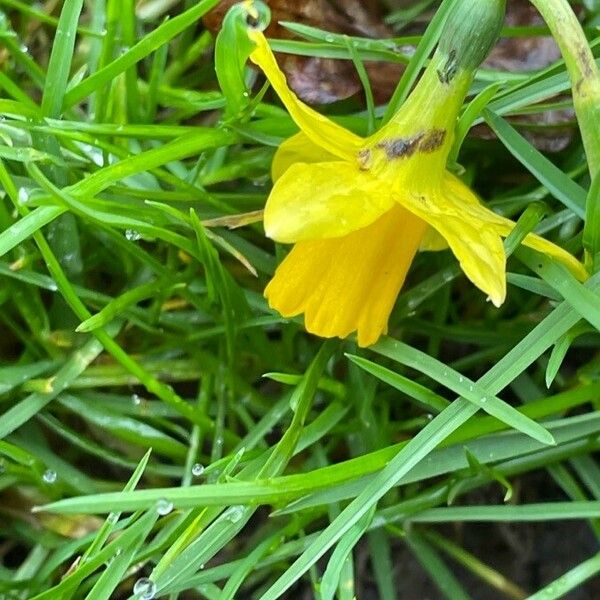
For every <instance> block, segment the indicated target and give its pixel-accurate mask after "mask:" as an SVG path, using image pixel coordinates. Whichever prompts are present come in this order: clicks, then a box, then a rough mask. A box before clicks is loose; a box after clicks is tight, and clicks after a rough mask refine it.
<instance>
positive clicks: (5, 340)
mask: <svg viewBox="0 0 600 600" xmlns="http://www.w3.org/2000/svg"><path fill="white" fill-rule="evenodd" d="M56 4H57V6H56V9H55V10H54V11H53V12H51V13H46V12H44V8H43V5H41V4H38V3H34V2H29V1H26V0H0V17H2V18H0V62H1V63H2V64H1V69H0V189H1V190H2V193H1V194H0V230H1V231H0V278H1V281H2V285H1V286H0V321H1V327H2V336H1V338H0V598H6V599H10V600H17V599H18V600H21V599H25V598H27V599H36V600H42V599H47V600H57V599H58V600H71V599H73V600H76V599H84V598H85V599H94V600H99V599H102V598H104V599H108V598H115V599H119V598H135V597H137V598H138V599H140V598H143V597H144V594H143V592H144V589H145V591H146V592H148V590H150V591H151V592H153V594H154V595H155V596H156V597H159V596H160V597H165V598H170V599H175V598H181V599H182V600H183V599H184V598H207V599H209V600H213V599H215V600H216V599H220V600H223V599H233V598H256V599H259V598H260V599H264V600H267V599H271V600H273V599H275V598H284V597H285V598H295V597H304V595H306V597H315V598H319V599H322V600H329V599H333V598H338V599H340V600H351V599H352V598H353V597H354V596H356V597H358V598H367V597H375V598H381V599H382V600H394V599H396V598H403V597H406V598H411V596H410V593H411V592H410V589H408V588H406V587H403V585H406V582H405V581H403V579H402V577H401V573H403V572H406V569H408V570H409V571H410V572H411V573H412V575H411V577H412V578H411V579H410V580H409V581H410V582H411V583H413V582H414V581H419V582H423V585H424V586H425V587H424V588H423V589H426V590H429V591H428V592H427V593H428V594H429V597H440V598H450V599H451V600H454V599H458V598H504V597H506V598H523V597H525V596H526V595H529V597H531V598H535V599H536V600H537V599H540V600H541V599H544V600H548V599H551V598H561V597H569V596H568V594H569V593H570V592H571V591H573V590H575V589H578V590H579V591H580V592H581V593H582V594H584V595H583V596H581V597H590V598H591V597H595V596H594V593H597V587H596V588H594V587H593V585H595V584H594V578H596V579H597V578H598V573H599V572H600V559H599V556H600V554H597V552H598V550H599V548H598V540H599V539H600V467H599V465H598V463H597V460H596V456H597V452H598V450H600V437H599V436H600V413H599V412H598V411H597V410H596V409H597V408H598V407H599V400H600V358H599V357H600V274H598V272H596V273H595V274H593V275H592V277H591V278H590V279H589V280H588V281H587V282H586V283H584V284H581V283H579V282H577V281H576V280H574V279H573V278H572V277H571V276H570V275H569V274H568V273H567V272H566V271H565V270H564V269H562V268H561V267H560V266H558V265H556V264H554V263H553V262H552V261H551V260H550V259H549V258H547V257H544V256H540V255H538V254H536V253H534V252H533V251H531V250H527V249H525V248H522V247H520V246H519V242H520V240H522V238H523V237H524V235H526V233H527V232H528V231H530V230H532V229H534V228H535V229H536V230H537V231H539V232H541V233H543V235H544V236H545V237H547V238H548V239H551V240H553V241H554V242H556V243H558V244H560V245H561V246H563V247H565V248H567V249H569V250H570V251H571V252H573V253H575V254H577V255H579V256H582V252H583V248H584V245H585V248H591V249H596V250H597V249H598V245H599V242H598V237H599V234H598V223H599V222H600V217H599V214H600V213H599V207H600V202H599V200H598V199H599V198H600V195H599V191H598V190H599V186H600V180H598V178H596V180H595V181H594V182H591V181H590V177H589V175H588V165H587V164H586V162H585V154H584V153H583V150H582V145H581V141H580V138H579V137H578V135H577V134H576V133H575V134H574V136H573V140H572V142H571V143H570V144H569V146H568V148H567V149H566V150H564V151H562V152H561V153H559V154H555V155H549V156H546V155H543V154H542V153H541V152H539V151H538V150H536V149H535V148H534V147H533V146H532V145H531V143H530V142H529V141H528V140H527V138H526V135H525V134H526V133H527V128H526V127H525V128H517V129H515V127H514V126H513V125H512V124H511V123H510V122H509V121H510V117H511V116H512V115H523V114H536V113H538V112H543V111H544V110H545V109H546V108H547V107H552V106H553V102H555V100H553V97H554V96H555V95H556V94H557V93H562V92H565V91H568V89H569V79H568V76H567V74H566V72H565V69H564V64H563V63H562V61H559V62H557V63H556V64H554V65H552V66H551V67H549V68H547V69H544V70H543V71H540V72H536V73H535V74H528V75H525V74H521V73H510V74H508V75H503V74H502V73H500V72H496V71H490V70H483V71H482V72H481V73H480V76H479V77H478V79H477V81H476V83H475V85H474V89H473V92H474V95H473V98H474V99H473V100H472V101H471V102H470V103H469V104H468V108H466V110H465V112H464V114H463V117H462V118H461V120H460V122H459V125H458V127H459V129H458V136H457V139H458V140H460V142H461V144H459V145H457V146H456V148H455V151H454V153H453V157H454V159H455V160H456V161H457V163H458V164H460V165H461V166H462V167H463V168H464V174H465V177H466V178H467V179H469V180H470V181H472V182H473V185H474V187H475V189H477V190H478V191H479V192H480V193H481V194H482V196H483V197H484V198H485V199H486V201H487V202H488V203H489V205H490V206H491V207H494V208H495V209H496V210H498V211H500V212H502V213H503V214H506V215H508V216H510V217H513V218H515V219H517V218H518V217H521V218H520V219H519V224H518V226H517V228H516V229H515V231H514V232H513V234H511V236H510V237H509V238H508V239H507V242H506V247H507V251H508V253H509V254H511V257H510V259H509V263H508V266H509V275H508V280H509V293H508V300H507V302H506V303H505V305H503V306H502V308H500V309H496V308H494V307H492V306H491V305H490V304H489V303H486V301H485V298H484V297H483V295H482V294H481V293H480V292H479V291H477V290H476V289H475V288H474V287H473V286H472V285H471V284H470V283H469V282H468V281H466V280H465V278H464V276H463V275H462V273H461V271H460V269H459V268H458V266H457V265H456V263H455V261H454V259H453V258H452V257H451V256H450V255H449V254H448V253H446V252H442V253H424V254H421V255H419V256H418V257H417V259H416V260H415V262H414V264H413V267H412V270H411V273H410V277H409V281H408V282H407V285H406V287H405V290H404V291H403V294H402V295H401V297H400V298H399V300H398V304H397V306H396V309H395V311H394V313H393V317H392V320H391V322H390V330H389V337H387V338H384V339H383V340H381V341H380V342H379V343H378V344H376V345H375V346H373V347H372V348H370V349H367V350H364V349H359V348H357V346H356V345H355V344H354V342H353V341H352V340H346V341H340V340H334V341H323V340H320V339H317V338H314V337H312V336H310V335H307V334H306V333H305V332H304V330H303V328H302V322H301V320H300V319H293V320H286V319H283V318H282V317H280V316H279V315H277V314H275V313H273V312H272V311H271V310H270V309H269V308H268V306H267V305H266V302H265V300H264V299H263V297H262V290H263V289H264V286H265V285H266V283H267V281H268V280H269V278H270V276H271V275H272V274H273V271H274V269H275V266H276V264H277V262H278V260H280V258H281V256H283V253H284V251H285V249H284V248H283V247H275V245H274V244H273V243H272V242H271V241H269V240H267V239H265V238H264V236H263V233H262V229H261V226H260V222H256V220H255V219H253V218H252V217H249V218H248V222H249V223H248V224H247V225H246V226H244V227H241V228H235V229H228V228H227V227H223V226H222V225H220V223H222V222H223V221H221V222H219V221H218V220H217V221H215V219H221V218H223V217H228V216H231V215H238V214H241V213H251V212H252V211H259V210H260V209H261V208H262V207H263V206H264V203H265V200H266V197H267V195H268V193H269V189H270V179H269V168H270V162H271V159H272V156H273V153H274V150H275V148H276V147H277V145H278V144H279V143H281V141H282V140H283V139H285V137H287V136H289V135H290V134H292V133H293V132H294V131H295V126H294V125H293V123H292V121H291V119H290V118H289V116H288V115H287V114H286V113H285V111H284V110H282V108H281V107H280V105H279V104H278V101H277V99H276V98H275V97H274V96H273V95H272V94H271V93H270V92H269V90H268V89H266V88H265V87H264V86H262V79H261V78H260V77H259V76H258V75H257V74H256V73H255V72H254V71H251V70H247V71H245V72H241V71H239V67H240V65H239V64H238V63H236V61H237V60H238V55H237V54H236V52H234V51H233V50H232V51H231V52H229V53H228V52H227V49H228V46H227V47H223V48H222V49H221V51H218V52H217V53H216V56H217V61H218V62H217V64H216V65H215V62H214V61H215V54H214V52H213V49H214V39H213V37H212V36H211V35H210V34H209V33H208V32H206V31H205V30H204V29H203V27H202V24H201V20H200V19H201V17H202V15H204V14H205V13H206V12H207V11H208V10H209V9H210V8H212V7H213V6H214V5H215V4H217V2H216V0H211V1H207V0H202V1H200V2H196V1H186V2H168V1H167V0H156V1H155V2H146V3H145V4H143V5H141V6H143V7H144V8H143V10H142V8H139V9H138V14H136V5H138V4H140V3H137V2H134V1H133V0H102V1H97V2H96V1H94V2H83V0H64V2H58V3H56ZM450 4H451V2H450V0H446V2H444V3H443V8H442V9H441V10H440V11H438V12H437V13H432V12H427V11H428V10H429V8H430V6H431V5H432V2H430V1H428V0H422V1H420V2H417V3H415V6H414V9H413V10H410V11H396V12H392V13H390V14H388V15H387V17H386V18H387V21H388V22H389V23H396V24H401V23H406V22H410V21H412V20H414V19H417V20H418V21H419V22H421V23H422V22H423V20H424V19H427V20H429V21H430V26H429V27H428V28H427V30H426V32H425V33H424V35H423V36H414V35H411V36H406V37H400V36H401V35H402V31H400V32H399V34H398V36H399V37H398V38H397V39H395V40H393V42H391V41H390V40H383V39H382V40H375V41H371V42H368V43H367V42H365V41H364V40H360V39H359V38H348V37H346V36H339V35H331V34H329V33H326V32H324V31H321V30H318V29H315V28H310V27H306V26H302V25H299V24H292V23H288V24H286V26H287V27H289V28H290V29H293V30H294V31H295V32H296V33H297V34H299V35H300V36H301V37H303V38H304V39H305V41H294V42H291V41H284V40H278V41H276V42H275V43H274V44H273V46H274V48H276V49H278V50H283V51H289V52H294V53H298V54H303V55H318V56H323V57H335V58H346V59H347V60H351V61H353V63H354V65H355V66H356V68H357V70H358V73H359V76H360V79H361V81H362V82H363V85H364V86H365V91H366V98H367V101H366V103H365V107H366V108H365V109H363V108H361V107H360V106H359V104H358V102H357V101H356V100H355V99H354V100H348V101H344V102H340V103H338V104H337V105H335V106H334V107H332V108H329V109H328V108H323V109H322V110H323V111H324V112H328V111H329V112H332V113H333V114H335V115H336V117H335V118H336V119H339V120H340V121H342V122H343V123H344V125H346V126H348V127H349V128H351V129H353V130H355V131H356V132H359V133H366V132H368V131H370V130H372V129H373V127H374V125H375V124H376V122H377V119H380V118H382V117H383V119H387V118H389V116H390V115H391V114H392V113H393V111H394V110H395V108H396V107H397V106H399V105H400V104H401V103H402V101H403V100H404V99H405V98H406V95H407V93H408V92H409V90H410V88H411V85H412V84H413V82H414V81H415V78H416V77H417V76H418V74H419V72H420V70H421V67H422V65H423V64H424V62H425V60H426V59H427V56H428V55H429V53H430V50H431V48H432V47H433V46H434V45H435V41H436V36H437V35H438V34H439V29H440V25H441V24H442V23H443V21H444V18H445V12H444V11H445V10H447V9H448V7H449V6H450ZM588 4H589V7H590V8H589V10H588V12H587V14H586V17H585V18H586V25H587V26H588V27H587V29H586V31H587V32H588V34H589V35H590V42H591V45H592V47H593V48H594V49H596V48H597V47H598V39H594V36H595V35H596V29H595V28H594V27H595V25H597V24H598V23H599V22H600V7H598V6H597V3H593V2H590V3H588ZM428 7H429V8H428ZM594 7H596V8H594ZM150 9H152V10H150ZM144 11H145V12H144ZM423 11H425V12H423ZM433 14H436V16H435V17H434V18H433V20H431V17H432V16H433ZM167 17H169V18H167ZM544 32H545V30H544V29H543V28H539V27H533V28H527V27H523V28H516V29H515V28H512V29H511V30H510V31H508V32H507V33H509V34H510V35H511V36H516V37H518V36H522V35H526V34H528V33H529V34H535V35H540V34H543V33H544ZM232 35H233V36H234V37H233V38H232V40H233V41H235V32H234V33H232ZM409 42H410V43H418V44H419V46H418V50H417V52H416V53H415V54H414V56H413V57H412V58H409V57H405V56H403V55H399V54H398V53H397V52H396V51H395V48H396V47H397V45H398V44H403V43H409ZM232 48H233V47H232ZM233 49H235V48H233ZM371 59H378V60H389V61H396V62H407V61H408V68H407V70H406V71H405V75H404V76H403V77H402V79H401V80H400V81H399V83H398V87H397V89H396V93H395V94H394V96H393V99H392V101H391V102H390V104H389V105H388V106H387V107H385V106H375V105H374V103H373V99H372V98H373V97H372V95H371V90H370V87H369V82H368V79H367V74H366V71H365V70H364V65H363V61H365V60H371ZM215 71H216V73H217V74H218V75H219V78H218V80H217V75H216V73H215ZM240 73H242V75H243V76H240ZM244 78H245V81H246V82H247V83H249V84H251V89H252V92H251V94H250V95H244V94H243V93H242V92H243V86H244V85H245V81H244ZM218 81H221V83H222V86H223V89H220V87H219V83H218ZM240 86H242V87H240ZM261 86H262V87H261ZM469 100H471V99H469ZM540 102H542V104H539V103H540ZM544 103H545V104H544ZM560 106H567V107H568V106H569V102H568V100H567V101H564V102H563V100H562V99H561V104H560ZM599 119H600V116H599ZM484 121H485V122H486V123H487V124H488V125H489V127H490V128H491V129H492V130H493V131H494V132H495V134H496V135H497V139H495V140H489V141H483V140H481V139H478V138H475V137H470V136H467V135H466V134H467V131H468V130H469V129H470V127H471V125H472V124H481V123H482V122H484ZM538 129H540V128H538ZM541 129H542V130H545V131H546V133H547V134H548V135H551V134H552V132H553V129H552V128H551V127H547V128H544V127H541ZM463 140H464V141H463ZM589 264H590V266H591V267H592V269H594V268H595V270H596V271H598V256H597V254H595V255H593V256H590V260H589ZM483 524H487V525H483ZM509 526H510V527H511V531H513V532H515V531H516V532H521V533H522V534H523V535H525V534H528V535H530V536H533V537H532V541H531V543H532V547H533V552H534V554H535V553H537V554H536V556H540V557H542V558H540V559H539V560H541V561H542V564H548V565H552V564H554V565H555V568H554V570H546V571H543V569H542V571H543V572H545V573H549V572H551V573H553V574H552V575H551V576H546V577H541V578H539V580H538V581H537V582H536V583H535V584H534V583H532V580H531V579H528V578H527V577H525V579H524V578H523V573H522V572H520V571H519V572H518V571H517V570H514V571H513V570H511V569H510V568H508V567H507V566H506V563H504V564H503V563H502V561H500V559H499V557H497V556H496V555H495V553H494V552H490V551H489V550H486V548H487V546H488V545H491V544H492V542H493V544H494V545H495V546H494V547H497V548H500V547H503V546H502V544H503V543H504V545H505V546H507V543H506V542H503V539H504V538H503V537H502V535H503V534H502V532H503V531H505V530H506V528H507V527H509ZM483 527H486V528H487V529H485V530H484V529H482V528H483ZM556 528H560V529H558V530H557V529H556ZM548 531H559V532H561V533H560V535H561V536H563V538H564V543H565V544H567V546H568V548H569V555H568V556H567V557H566V558H565V557H564V556H563V555H562V554H561V553H560V551H559V550H560V548H556V549H555V553H554V554H553V550H552V549H548V548H547V547H544V544H546V545H547V544H548V542H547V541H546V542H544V540H545V539H547V538H545V537H544V532H548ZM566 532H574V533H573V534H572V535H571V534H569V533H566ZM544 560H545V561H546V563H543V561H544ZM406 565H408V566H406ZM145 578H150V580H151V583H149V582H147V581H145ZM139 580H141V582H140V581H139ZM136 581H137V582H138V584H137V586H135V584H136ZM134 586H135V590H134ZM144 586H146V587H144ZM594 590H596V592H594ZM136 594H137V595H136ZM369 594H370V595H369ZM434 594H438V596H434ZM585 594H588V595H587V596H585ZM150 595H151V594H150V593H148V594H147V596H146V597H147V598H149V597H150Z"/></svg>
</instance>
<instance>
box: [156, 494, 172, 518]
mask: <svg viewBox="0 0 600 600" xmlns="http://www.w3.org/2000/svg"><path fill="white" fill-rule="evenodd" d="M172 510H173V503H172V502H171V501H170V500H167V499H166V498H161V499H160V500H159V501H158V502H157V503H156V512H157V513H158V514H159V515H161V516H162V517H164V516H165V515H168V514H169V513H170V512H171V511H172Z"/></svg>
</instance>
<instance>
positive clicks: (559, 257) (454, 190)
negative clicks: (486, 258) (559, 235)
mask: <svg viewBox="0 0 600 600" xmlns="http://www.w3.org/2000/svg"><path fill="white" fill-rule="evenodd" d="M445 183H446V185H447V186H448V189H449V190H450V191H451V194H453V195H454V196H455V197H458V198H460V201H462V202H463V203H464V204H468V205H470V206H474V207H476V208H477V209H478V210H479V211H481V210H483V211H484V212H483V213H481V214H482V216H483V218H485V220H486V223H487V224H488V226H491V227H495V229H496V231H497V232H498V234H499V235H501V236H502V237H507V236H508V235H509V234H510V232H511V231H512V230H513V227H514V226H515V223H514V221H511V220H510V219H507V218H505V217H502V216H500V215H498V214H496V213H495V212H492V211H491V210H488V209H487V208H485V207H483V206H481V204H480V203H479V200H478V199H477V196H475V194H474V193H473V192H472V191H471V190H470V189H469V188H468V187H467V186H466V185H465V184H464V183H463V182H462V181H461V180H460V179H458V178H457V177H454V176H453V175H450V174H447V175H446V181H445ZM523 245H524V246H528V247H529V248H533V249H534V250H537V251H538V252H543V253H544V254H546V255H548V256H551V257H552V258H554V259H555V260H556V261H558V262H559V263H561V264H563V265H564V266H565V267H567V269H569V271H571V273H572V274H573V276H574V277H576V278H577V279H578V280H579V281H585V280H586V279H587V278H588V277H589V273H588V272H587V271H586V269H585V267H584V266H583V265H582V264H581V263H580V262H579V261H578V260H577V259H576V258H575V257H574V256H573V255H572V254H570V253H569V252H567V251H566V250H563V249H562V248H561V247H560V246H557V245H556V244H553V243H552V242H549V241H548V240H545V239H544V238H542V237H540V236H539V235H536V234H535V233H530V234H528V235H527V236H525V239H524V240H523Z"/></svg>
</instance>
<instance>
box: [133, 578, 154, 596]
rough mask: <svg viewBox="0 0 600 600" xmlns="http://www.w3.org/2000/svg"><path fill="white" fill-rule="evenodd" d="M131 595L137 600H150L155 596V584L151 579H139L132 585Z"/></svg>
mask: <svg viewBox="0 0 600 600" xmlns="http://www.w3.org/2000/svg"><path fill="white" fill-rule="evenodd" d="M133 593H134V594H136V595H137V597H138V598H139V600H152V599H153V598H154V596H155V595H156V584H155V583H154V581H152V579H148V578H147V577H141V578H140V579H138V580H137V581H136V582H135V583H134V585H133Z"/></svg>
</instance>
